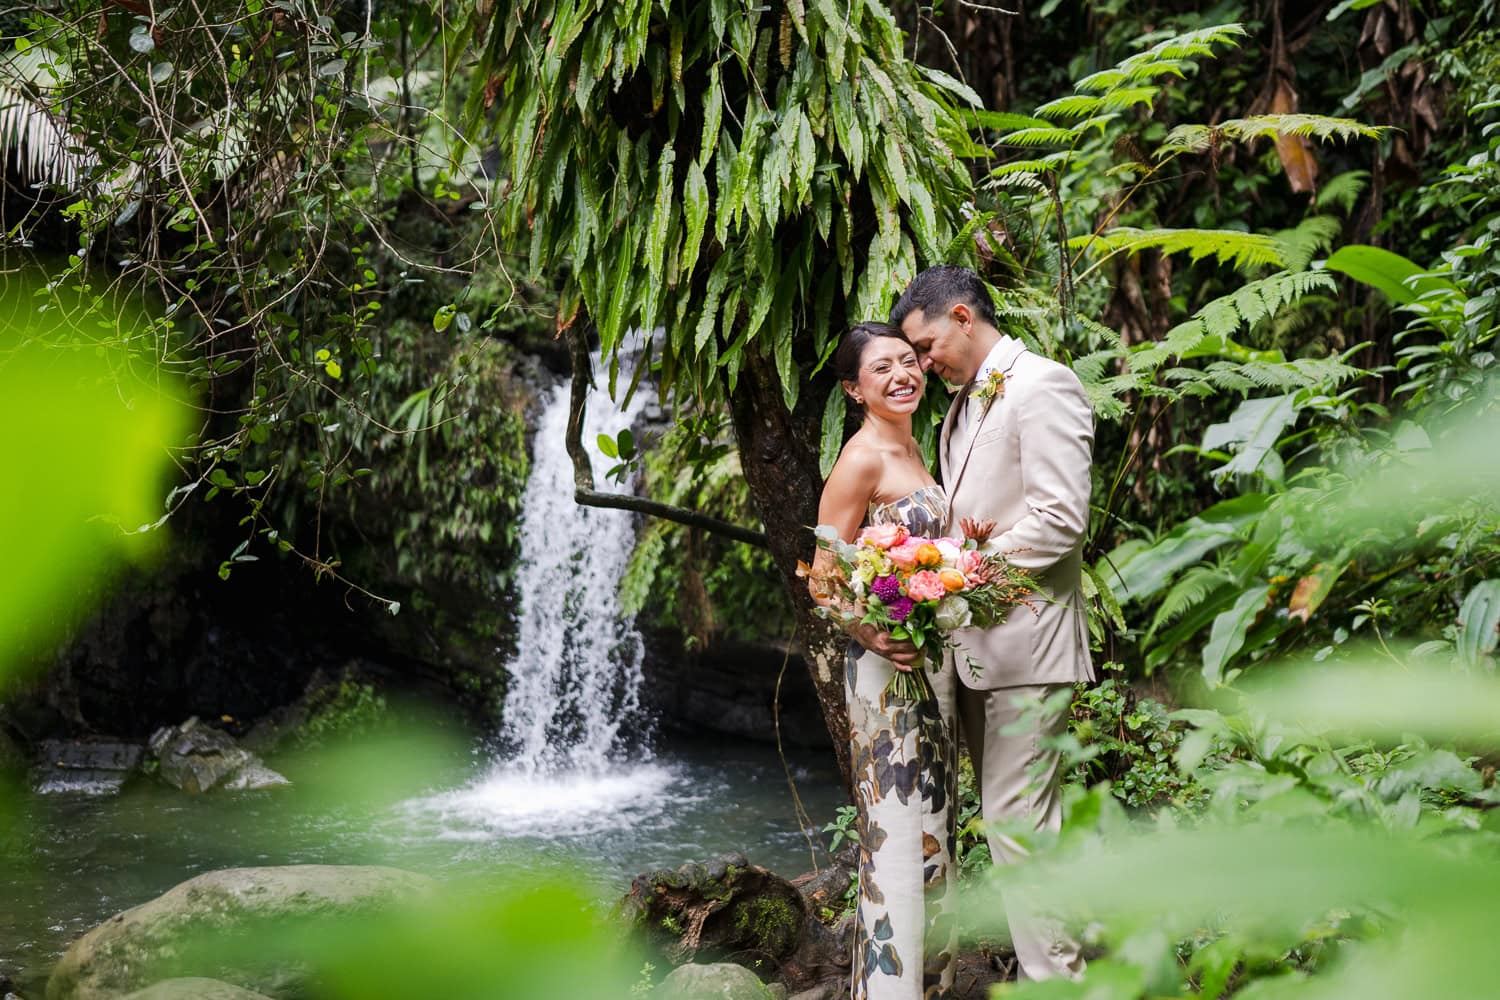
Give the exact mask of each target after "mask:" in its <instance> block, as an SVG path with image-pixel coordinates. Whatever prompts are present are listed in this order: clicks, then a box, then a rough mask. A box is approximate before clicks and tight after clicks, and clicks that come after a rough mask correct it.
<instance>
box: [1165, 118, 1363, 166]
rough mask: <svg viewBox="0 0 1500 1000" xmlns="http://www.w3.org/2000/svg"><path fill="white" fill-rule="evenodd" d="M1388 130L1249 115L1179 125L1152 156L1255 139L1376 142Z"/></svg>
mask: <svg viewBox="0 0 1500 1000" xmlns="http://www.w3.org/2000/svg"><path fill="white" fill-rule="evenodd" d="M1389 131H1390V129H1389V128H1387V127H1385V126H1381V125H1366V124H1364V123H1363V122H1357V121H1355V120H1354V119H1352V118H1335V117H1333V116H1331V115H1309V114H1283V115H1253V116H1251V117H1249V118H1231V119H1229V120H1228V121H1226V122H1221V123H1220V124H1218V125H1214V126H1209V125H1179V126H1177V127H1176V128H1174V129H1173V130H1172V131H1171V132H1169V133H1168V134H1167V138H1166V140H1165V141H1164V142H1163V143H1162V144H1161V147H1160V148H1159V149H1157V151H1156V155H1157V157H1158V158H1165V157H1167V156H1171V155H1173V154H1176V153H1201V152H1204V151H1206V150H1207V149H1208V148H1209V147H1210V146H1212V145H1214V144H1215V143H1217V142H1221V141H1223V140H1225V139H1230V140H1234V141H1237V142H1249V141H1252V140H1255V139H1276V138H1280V137H1286V136H1297V137H1302V138H1308V139H1317V140H1318V141H1320V142H1331V141H1333V140H1335V139H1337V140H1341V141H1344V142H1349V141H1352V140H1354V139H1379V138H1381V137H1383V136H1384V135H1385V134H1386V133H1388V132H1389Z"/></svg>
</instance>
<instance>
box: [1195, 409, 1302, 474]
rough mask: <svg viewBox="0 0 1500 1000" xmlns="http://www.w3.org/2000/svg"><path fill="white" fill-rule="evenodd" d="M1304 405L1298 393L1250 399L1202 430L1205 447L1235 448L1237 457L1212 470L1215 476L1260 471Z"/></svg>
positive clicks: (1219, 449)
mask: <svg viewBox="0 0 1500 1000" xmlns="http://www.w3.org/2000/svg"><path fill="white" fill-rule="evenodd" d="M1300 409H1301V407H1299V406H1298V405H1297V397H1296V394H1295V393H1288V394H1287V395H1284V396H1268V397H1265V398H1262V399H1247V400H1245V401H1244V402H1242V403H1240V405H1239V406H1237V407H1235V410H1234V412H1233V413H1231V414H1230V415H1229V419H1228V420H1226V421H1224V422H1223V423H1218V424H1210V425H1209V427H1208V430H1206V431H1204V432H1203V444H1202V446H1201V447H1202V449H1203V450H1204V451H1222V450H1224V449H1229V450H1231V451H1233V452H1234V453H1235V454H1234V458H1233V459H1231V460H1230V461H1229V462H1227V463H1225V464H1224V465H1221V466H1219V467H1218V468H1217V469H1214V470H1213V474H1214V475H1215V476H1221V477H1222V476H1233V475H1240V476H1244V475H1249V474H1251V473H1253V472H1259V471H1261V466H1262V463H1264V462H1265V460H1266V456H1267V454H1269V453H1273V452H1274V451H1275V448H1276V442H1277V440H1278V439H1279V438H1280V437H1281V433H1282V432H1283V431H1284V430H1286V429H1287V428H1288V427H1290V426H1291V425H1292V424H1293V423H1295V422H1296V420H1297V413H1298V411H1299V410H1300Z"/></svg>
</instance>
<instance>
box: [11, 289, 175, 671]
mask: <svg viewBox="0 0 1500 1000" xmlns="http://www.w3.org/2000/svg"><path fill="white" fill-rule="evenodd" d="M62 298H69V299H71V300H72V301H71V302H70V304H69V307H68V308H66V309H64V308H62V305H61V300H62ZM137 316H138V314H136V313H134V311H133V310H131V309H129V308H124V309H122V308H119V306H118V304H114V303H106V302H102V301H95V300H92V299H91V297H90V296H89V295H87V293H83V292H76V293H70V294H68V295H65V296H62V297H59V296H58V295H56V294H54V292H53V290H50V289H48V288H47V286H46V285H45V280H44V278H43V276H42V275H40V274H39V273H38V272H37V271H36V270H35V269H31V270H27V271H22V272H19V273H18V272H15V271H10V272H0V427H3V428H4V431H3V433H0V551H3V552H4V553H5V554H6V567H5V570H6V571H5V573H4V574H0V684H3V683H4V681H5V679H6V677H7V676H8V675H9V674H10V673H11V672H12V671H14V670H15V669H16V667H17V665H18V664H19V663H21V662H24V660H25V659H26V658H27V657H28V656H29V655H34V654H35V653H36V652H37V651H38V650H39V649H42V648H45V646H46V644H47V643H50V642H54V641H56V640H57V639H58V638H59V637H60V636H61V635H62V634H63V632H64V631H65V630H66V629H67V628H68V626H69V625H70V624H72V623H73V622H74V621H76V619H77V618H78V616H79V615H80V614H82V613H83V612H84V611H85V610H86V607H85V604H86V596H85V595H88V594H89V593H90V589H91V585H92V584H94V583H95V582H96V581H97V579H98V578H99V576H100V575H101V574H103V573H106V572H107V571H108V570H109V569H111V568H112V567H114V566H116V565H117V564H118V563H119V562H120V561H121V560H122V559H139V558H141V557H142V556H144V555H145V554H146V553H147V552H148V551H149V549H150V545H149V542H150V539H149V537H147V536H146V534H145V528H146V526H149V525H150V524H152V523H153V522H155V521H156V520H157V519H158V518H159V517H160V514H161V510H162V508H161V497H162V490H161V487H162V473H163V471H164V470H165V468H166V466H167V450H166V449H167V448H168V447H169V446H170V445H172V444H175V443H177V442H179V441H181V440H182V438H183V434H184V431H185V429H186V418H187V408H186V407H185V406H183V405H182V404H181V403H180V402H179V401H178V400H177V399H174V398H173V390H174V388H175V387H174V386H172V385H171V384H170V383H167V382H165V381H163V380H161V379H160V378H159V377H158V375H159V373H158V372H157V369H156V366H155V365H154V363H152V361H151V359H149V358H142V357H140V356H133V355H132V349H131V348H130V346H129V345H130V344H131V343H132V337H134V335H135V330H134V329H133V328H134V326H135V325H136V323H137V322H138V320H137Z"/></svg>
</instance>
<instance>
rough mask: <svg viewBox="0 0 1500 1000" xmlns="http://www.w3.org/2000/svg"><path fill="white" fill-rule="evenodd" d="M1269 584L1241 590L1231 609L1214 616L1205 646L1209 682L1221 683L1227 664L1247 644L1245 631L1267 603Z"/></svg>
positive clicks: (1211, 683) (1205, 674)
mask: <svg viewBox="0 0 1500 1000" xmlns="http://www.w3.org/2000/svg"><path fill="white" fill-rule="evenodd" d="M1270 592H1271V586H1270V584H1262V585H1260V586H1258V587H1251V588H1250V589H1249V590H1247V591H1245V592H1244V593H1242V594H1241V595H1240V596H1239V597H1238V598H1237V599H1236V600H1235V602H1234V606H1233V607H1231V608H1230V609H1229V610H1228V611H1224V612H1221V613H1220V614H1219V615H1218V617H1216V618H1215V619H1214V624H1213V628H1212V629H1211V630H1210V631H1209V635H1208V645H1206V646H1204V647H1203V678H1204V680H1206V681H1208V686H1209V687H1211V688H1213V687H1218V686H1219V684H1220V683H1221V682H1222V681H1223V679H1224V668H1225V667H1227V666H1228V665H1229V662H1230V661H1231V660H1233V659H1234V655H1235V654H1236V653H1238V652H1239V651H1240V648H1241V647H1242V646H1244V645H1245V633H1246V632H1247V631H1249V629H1250V626H1251V624H1252V623H1254V621H1255V619H1256V616H1257V615H1259V614H1260V612H1261V609H1262V608H1264V607H1265V605H1266V596H1267V595H1268V594H1269V593H1270Z"/></svg>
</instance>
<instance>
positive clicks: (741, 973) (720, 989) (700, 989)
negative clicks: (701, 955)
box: [655, 962, 772, 1000]
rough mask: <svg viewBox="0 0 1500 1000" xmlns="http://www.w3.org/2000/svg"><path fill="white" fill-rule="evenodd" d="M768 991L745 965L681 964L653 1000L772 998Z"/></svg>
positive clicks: (747, 999) (726, 963)
mask: <svg viewBox="0 0 1500 1000" xmlns="http://www.w3.org/2000/svg"><path fill="white" fill-rule="evenodd" d="M771 996H772V994H771V991H770V990H768V989H766V987H765V986H764V985H763V984H762V983H761V981H760V980H759V979H757V978H756V977H755V973H753V972H751V971H750V970H748V969H746V968H745V967H744V966H740V965H734V964H733V963H729V962H720V963H717V964H714V965H684V966H681V967H680V968H678V969H675V970H673V972H672V974H671V975H669V976H667V978H666V979H664V980H662V983H661V985H660V986H658V987H657V988H656V994H655V998H656V1000H771Z"/></svg>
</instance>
